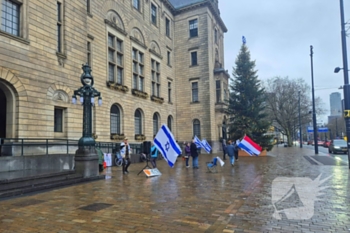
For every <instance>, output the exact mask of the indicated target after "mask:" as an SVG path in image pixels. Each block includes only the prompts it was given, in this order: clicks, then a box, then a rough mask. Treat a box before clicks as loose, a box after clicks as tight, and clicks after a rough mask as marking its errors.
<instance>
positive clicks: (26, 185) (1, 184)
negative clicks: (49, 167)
mask: <svg viewBox="0 0 350 233" xmlns="http://www.w3.org/2000/svg"><path fill="white" fill-rule="evenodd" d="M9 174H10V176H11V175H13V174H11V173H9ZM4 176H5V175H4V174H2V175H0V178H1V177H2V178H3V177H4ZM104 178H105V176H104V175H100V176H96V177H87V178H84V177H83V176H82V175H81V174H76V173H75V171H59V172H51V173H47V172H46V173H43V172H42V171H41V172H38V173H37V174H36V175H34V173H33V174H32V175H30V176H25V177H16V178H12V179H0V198H5V197H12V196H18V195H23V194H26V193H30V192H37V191H42V190H47V189H52V188H56V187H62V186H67V185H72V184H77V183H82V182H88V181H93V180H98V179H104Z"/></svg>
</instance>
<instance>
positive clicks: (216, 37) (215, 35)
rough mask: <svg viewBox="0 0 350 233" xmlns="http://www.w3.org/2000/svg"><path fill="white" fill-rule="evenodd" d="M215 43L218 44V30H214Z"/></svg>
mask: <svg viewBox="0 0 350 233" xmlns="http://www.w3.org/2000/svg"><path fill="white" fill-rule="evenodd" d="M214 42H215V43H216V44H217V43H218V30H217V29H216V28H215V29H214Z"/></svg>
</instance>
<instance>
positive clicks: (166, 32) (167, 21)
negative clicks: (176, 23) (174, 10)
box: [165, 18, 170, 37]
mask: <svg viewBox="0 0 350 233" xmlns="http://www.w3.org/2000/svg"><path fill="white" fill-rule="evenodd" d="M165 35H166V36H167V37H170V19H168V18H165Z"/></svg>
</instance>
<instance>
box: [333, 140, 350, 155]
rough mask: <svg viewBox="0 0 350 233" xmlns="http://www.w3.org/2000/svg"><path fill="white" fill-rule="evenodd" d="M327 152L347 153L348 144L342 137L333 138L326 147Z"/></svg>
mask: <svg viewBox="0 0 350 233" xmlns="http://www.w3.org/2000/svg"><path fill="white" fill-rule="evenodd" d="M328 152H329V153H344V154H346V153H348V144H347V142H346V141H345V140H343V139H334V140H332V141H331V143H330V144H329V147H328Z"/></svg>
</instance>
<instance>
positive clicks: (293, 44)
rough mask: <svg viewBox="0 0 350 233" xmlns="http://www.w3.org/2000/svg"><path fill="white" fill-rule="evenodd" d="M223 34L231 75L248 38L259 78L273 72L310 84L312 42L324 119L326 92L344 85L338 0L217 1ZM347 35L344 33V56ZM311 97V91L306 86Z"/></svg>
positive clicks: (349, 15) (348, 2) (347, 5)
mask: <svg viewBox="0 0 350 233" xmlns="http://www.w3.org/2000/svg"><path fill="white" fill-rule="evenodd" d="M219 8H220V12H221V17H222V19H223V21H224V22H225V24H226V27H227V29H228V32H227V33H226V34H225V68H226V69H227V70H228V71H229V73H230V74H232V67H234V66H235V59H236V57H237V55H238V53H239V50H240V47H241V45H242V36H243V35H244V36H245V37H246V40H247V46H248V48H249V50H250V53H251V58H252V59H253V60H256V69H257V70H258V75H259V78H260V79H261V80H266V79H269V78H272V77H275V76H281V77H285V76H288V77H289V78H303V79H305V81H306V82H307V83H308V84H309V85H310V87H311V65H310V63H311V61H310V45H313V47H314V49H313V50H314V55H313V64H314V85H315V96H319V97H321V98H322V100H323V103H324V108H325V109H326V110H327V114H326V115H325V116H317V121H318V122H321V121H323V123H327V116H328V115H329V114H330V113H329V112H330V106H329V105H330V103H329V95H330V94H331V93H332V92H340V93H341V95H342V98H343V90H338V87H339V86H341V85H343V84H344V76H343V72H342V71H341V72H339V73H338V74H335V73H334V68H335V67H337V66H339V67H343V60H342V47H341V34H340V32H341V26H340V3H339V1H337V0H241V1H236V0H219ZM344 10H345V21H349V20H350V0H344ZM349 48H350V39H349V37H347V53H348V61H349V59H350V52H349V51H350V49H349ZM310 98H311V91H310Z"/></svg>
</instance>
